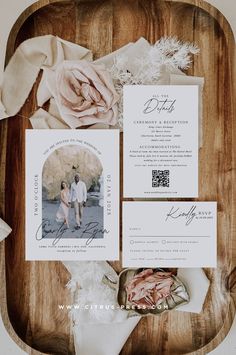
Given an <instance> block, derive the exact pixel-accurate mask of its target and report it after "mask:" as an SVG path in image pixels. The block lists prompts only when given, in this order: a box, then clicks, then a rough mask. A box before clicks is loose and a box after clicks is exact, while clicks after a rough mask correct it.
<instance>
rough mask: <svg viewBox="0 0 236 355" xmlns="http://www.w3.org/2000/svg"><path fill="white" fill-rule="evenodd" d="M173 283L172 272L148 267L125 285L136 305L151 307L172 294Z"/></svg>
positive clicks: (129, 298)
mask: <svg viewBox="0 0 236 355" xmlns="http://www.w3.org/2000/svg"><path fill="white" fill-rule="evenodd" d="M173 283H174V280H173V278H172V273H171V272H162V271H157V272H154V271H153V270H152V269H146V270H144V271H142V272H140V273H139V274H137V275H135V276H134V277H133V278H132V279H131V280H130V281H129V282H127V284H126V285H125V286H126V292H127V298H128V301H129V302H130V303H131V304H133V305H135V306H140V307H145V308H146V309H151V308H152V307H153V306H157V305H159V304H160V303H161V302H162V301H163V300H164V299H165V298H166V297H168V296H169V295H170V293H171V286H172V285H173Z"/></svg>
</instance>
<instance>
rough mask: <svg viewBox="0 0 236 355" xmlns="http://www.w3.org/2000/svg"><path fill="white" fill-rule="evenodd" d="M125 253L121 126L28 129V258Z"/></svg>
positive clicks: (109, 256)
mask: <svg viewBox="0 0 236 355" xmlns="http://www.w3.org/2000/svg"><path fill="white" fill-rule="evenodd" d="M108 259H109V260H118V259H119V131H118V130H79V131H78V130H27V131H26V260H108Z"/></svg>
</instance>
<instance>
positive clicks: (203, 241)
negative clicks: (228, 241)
mask: <svg viewBox="0 0 236 355" xmlns="http://www.w3.org/2000/svg"><path fill="white" fill-rule="evenodd" d="M122 245H123V267H157V266H158V267H162V268H165V267H180V268H181V267H182V268H183V267H189V268H192V267H194V268H197V267H216V266H217V265H216V264H217V204H216V202H154V201H153V202H123V244H122Z"/></svg>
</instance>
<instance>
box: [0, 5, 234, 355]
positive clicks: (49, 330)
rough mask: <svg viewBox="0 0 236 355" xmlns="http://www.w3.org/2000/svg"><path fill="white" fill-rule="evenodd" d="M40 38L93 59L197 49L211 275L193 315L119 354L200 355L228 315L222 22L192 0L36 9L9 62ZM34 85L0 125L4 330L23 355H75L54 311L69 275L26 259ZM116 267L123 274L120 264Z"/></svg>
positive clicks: (21, 28) (227, 101) (229, 182)
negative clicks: (210, 211) (185, 45)
mask: <svg viewBox="0 0 236 355" xmlns="http://www.w3.org/2000/svg"><path fill="white" fill-rule="evenodd" d="M46 34H53V35H57V36H60V37H62V38H64V39H66V40H69V41H72V42H76V43H78V44H80V45H82V46H85V47H88V48H90V49H91V50H92V52H93V53H94V57H95V58H99V57H101V56H103V55H105V54H108V53H110V52H112V51H113V50H116V49H118V48H120V47H121V46H123V45H125V44H127V43H128V42H130V41H136V40H138V39H139V38H140V37H141V36H143V37H145V38H146V39H147V40H149V41H150V42H151V43H154V42H155V41H156V40H158V39H159V38H160V37H161V36H170V35H172V36H173V35H175V36H177V37H178V38H179V39H181V40H183V41H193V42H195V43H196V44H197V45H198V46H199V47H200V49H201V52H200V54H199V55H198V56H197V57H196V58H195V59H194V63H193V67H192V69H190V70H189V71H188V74H191V75H197V76H203V77H204V78H205V89H204V119H203V131H204V144H203V147H202V148H201V149H200V151H199V199H198V200H200V201H217V202H218V268H217V269H206V270H205V272H206V274H207V276H208V277H209V279H210V281H211V286H210V290H209V293H208V295H207V298H206V301H205V305H204V309H203V311H202V313H201V314H199V315H198V314H191V313H184V312H176V311H173V312H170V313H168V314H167V313H164V314H162V315H161V316H160V317H155V318H154V317H147V318H144V319H142V321H141V322H140V323H139V325H138V326H137V327H136V328H135V330H134V331H133V333H132V335H131V336H130V337H129V339H128V341H127V343H126V345H125V346H124V349H123V350H122V355H128V354H129V355H144V354H145V355H146V354H147V355H148V354H152V355H154V354H155V355H169V354H170V355H172V354H173V355H178V354H188V353H192V354H199V355H203V354H207V353H208V352H209V351H211V350H212V349H214V348H215V347H216V346H217V345H218V344H219V343H220V342H221V341H222V340H223V339H224V338H225V336H226V335H227V332H228V330H229V328H230V326H231V324H232V320H233V317H234V316H235V300H236V286H235V284H236V270H235V265H236V237H235V234H236V233H235V232H236V224H235V208H236V194H235V187H234V184H233V182H234V183H235V181H236V180H235V162H236V159H235V147H234V144H235V132H236V130H235V86H234V80H233V79H235V66H234V61H235V43H234V39H233V34H232V32H231V30H230V27H229V25H228V23H227V22H226V20H225V19H224V17H223V16H222V15H221V14H220V13H219V12H218V11H217V10H216V9H214V8H213V7H211V6H210V5H209V4H207V3H205V2H204V1H200V0H188V1H187V0H186V1H182V2H176V1H158V0H142V1H141V0H124V1H123V0H122V1H118V0H116V1H112V0H90V1H89V0H87V1H86V0H84V1H77V2H73V1H66V2H65V1H59V2H58V1H57V2H56V1H46V0H41V1H39V2H37V4H35V5H32V6H31V7H30V8H29V9H28V10H27V11H26V12H25V13H24V14H23V15H22V16H21V17H20V18H19V20H18V21H17V23H16V24H15V26H14V28H13V30H12V32H11V35H10V38H9V41H8V48H7V61H8V60H9V58H10V57H11V56H12V54H13V53H14V50H15V48H16V47H17V46H18V45H19V44H20V43H21V42H23V41H24V40H25V39H27V38H31V37H34V36H39V35H46ZM37 85H38V83H36V84H35V86H34V88H33V90H32V92H31V94H30V97H29V99H28V100H27V102H26V103H25V105H24V107H23V108H22V110H21V111H20V113H19V114H18V115H17V116H16V117H14V118H10V119H7V120H4V121H1V122H0V163H1V172H0V174H1V179H0V202H1V204H0V215H1V216H2V217H3V218H4V219H5V220H6V221H7V222H8V223H9V225H10V226H11V227H12V228H13V232H12V234H11V236H10V237H8V238H7V240H6V242H5V243H2V244H1V263H0V268H1V276H2V280H3V285H2V287H1V293H0V296H1V301H0V302H1V308H2V312H3V320H4V323H5V325H6V328H7V329H8V331H9V332H10V334H11V336H12V337H13V339H15V341H16V342H17V343H18V344H19V345H20V346H21V347H22V348H23V349H25V350H26V351H27V353H29V354H40V353H50V354H74V345H73V336H72V325H71V322H70V320H69V317H68V314H67V312H66V311H58V304H70V303H71V297H70V294H69V292H68V290H67V289H66V288H65V284H66V282H67V281H68V279H69V275H68V273H67V272H66V270H65V268H64V267H63V265H62V264H61V263H60V262H26V261H25V260H24V249H25V248H24V243H25V213H24V209H25V188H24V179H25V176H24V174H25V173H24V168H25V158H24V155H25V136H24V134H25V129H26V128H29V127H30V123H29V120H28V117H29V116H31V114H32V113H33V112H34V111H35V110H36V108H37V104H36V98H35V94H36V89H37ZM121 180H122V179H121ZM121 190H122V189H121ZM114 266H115V267H116V269H117V271H119V270H121V265H120V263H114ZM4 280H6V282H4ZM199 287H201V285H199ZM34 349H36V350H34ZM37 350H38V351H37Z"/></svg>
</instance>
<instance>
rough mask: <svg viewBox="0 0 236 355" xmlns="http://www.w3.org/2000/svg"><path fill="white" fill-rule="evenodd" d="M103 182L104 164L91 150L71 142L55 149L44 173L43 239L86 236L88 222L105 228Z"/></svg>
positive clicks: (46, 162)
mask: <svg viewBox="0 0 236 355" xmlns="http://www.w3.org/2000/svg"><path fill="white" fill-rule="evenodd" d="M103 184H104V183H103V167H102V164H101V162H100V160H99V159H98V157H97V156H96V155H95V154H94V153H92V152H91V151H90V150H89V149H86V148H82V147H81V146H79V145H68V146H63V147H61V148H59V149H57V150H55V151H54V152H53V153H52V154H51V155H50V156H49V157H48V158H47V160H46V161H45V163H44V167H43V174H42V225H43V232H44V238H53V236H54V237H55V235H58V234H60V237H61V238H85V231H86V228H88V226H89V225H94V226H95V227H96V228H99V229H102V228H103V195H104V186H103ZM99 237H102V236H101V235H99Z"/></svg>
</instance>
